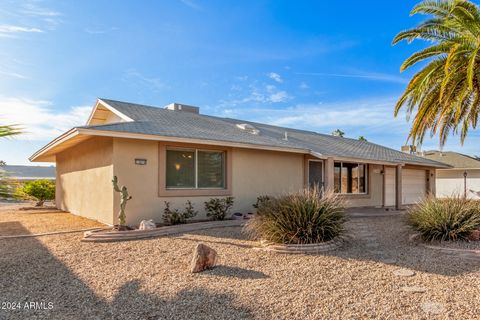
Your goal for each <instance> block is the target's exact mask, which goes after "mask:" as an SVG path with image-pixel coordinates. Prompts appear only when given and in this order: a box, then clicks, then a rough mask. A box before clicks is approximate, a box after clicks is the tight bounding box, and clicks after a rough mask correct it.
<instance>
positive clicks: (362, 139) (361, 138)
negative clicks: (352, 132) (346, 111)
mask: <svg viewBox="0 0 480 320" xmlns="http://www.w3.org/2000/svg"><path fill="white" fill-rule="evenodd" d="M358 140H359V141H364V142H367V141H368V140H367V138H365V137H364V136H360V137H358Z"/></svg>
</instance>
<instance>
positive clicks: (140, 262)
mask: <svg viewBox="0 0 480 320" xmlns="http://www.w3.org/2000/svg"><path fill="white" fill-rule="evenodd" d="M403 219H404V217H403V216H401V215H395V216H391V217H370V218H368V217H361V218H360V217H357V218H353V219H351V221H350V222H349V223H348V227H349V229H350V230H352V232H354V235H355V237H356V240H354V242H353V243H350V244H348V245H347V246H345V247H344V248H342V249H339V250H336V251H332V252H329V253H322V254H318V255H286V254H278V253H272V252H265V251H260V250H256V249H254V248H253V247H255V246H256V245H257V243H256V242H253V241H249V240H246V239H245V237H244V236H243V234H242V232H241V228H239V227H230V228H219V229H211V230H205V231H202V232H195V233H189V234H183V235H177V236H171V237H167V238H157V239H149V240H139V241H130V242H119V243H83V242H80V238H81V234H67V235H53V236H44V237H39V238H26V239H4V240H0V248H1V252H2V254H1V255H0V274H1V275H2V277H0V297H1V300H2V301H0V302H2V303H5V302H14V303H19V304H20V305H21V308H20V310H4V309H1V310H0V319H4V318H5V319H28V318H33V317H37V318H44V319H112V318H114V319H352V318H358V319H359V318H378V319H436V318H438V319H445V318H448V319H478V318H479V317H480V309H479V307H478V306H479V304H480V296H479V294H478V293H479V288H480V271H479V269H480V259H479V258H478V257H476V256H469V255H455V254H445V253H442V252H438V251H436V250H431V249H428V248H424V247H421V246H415V244H413V243H411V242H409V241H408V235H409V234H411V233H412V231H411V230H409V229H408V228H407V227H406V226H405V225H404V221H403ZM24 231H25V232H27V231H28V230H24ZM200 241H201V242H203V243H205V244H207V245H209V246H211V247H213V248H214V249H215V250H217V252H218V254H219V256H220V262H219V263H220V265H219V266H218V267H217V268H215V269H213V270H210V271H207V272H203V273H200V274H191V273H189V264H190V259H191V254H192V252H193V249H194V247H195V245H196V244H197V243H198V242H200ZM401 268H405V269H408V270H407V271H408V272H406V274H408V273H410V271H413V272H414V275H412V276H400V275H396V274H394V272H395V271H398V269H401ZM399 273H400V274H405V272H399ZM30 301H33V302H44V303H45V308H44V309H47V310H28V309H25V308H24V303H25V302H30ZM49 302H50V303H51V305H50V306H51V309H49V308H48V307H49V305H48V303H49ZM2 307H4V306H2Z"/></svg>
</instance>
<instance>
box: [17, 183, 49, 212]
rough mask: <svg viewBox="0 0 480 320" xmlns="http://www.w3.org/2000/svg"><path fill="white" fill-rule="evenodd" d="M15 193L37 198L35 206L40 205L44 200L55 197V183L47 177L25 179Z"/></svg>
mask: <svg viewBox="0 0 480 320" xmlns="http://www.w3.org/2000/svg"><path fill="white" fill-rule="evenodd" d="M15 194H16V195H17V196H18V195H26V196H28V197H31V198H33V199H35V200H37V203H36V206H37V207H41V206H43V204H44V203H45V201H46V200H53V199H55V183H54V182H53V181H51V180H47V179H40V180H34V181H27V182H25V183H24V184H23V185H22V186H20V187H18V188H17V190H16V192H15Z"/></svg>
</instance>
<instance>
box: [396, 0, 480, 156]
mask: <svg viewBox="0 0 480 320" xmlns="http://www.w3.org/2000/svg"><path fill="white" fill-rule="evenodd" d="M411 14H412V15H414V14H427V15H431V17H430V18H429V19H427V20H426V21H424V22H422V23H421V24H420V25H418V26H417V27H415V28H413V29H410V30H406V31H403V32H400V33H399V34H398V35H397V36H396V37H395V38H394V40H393V44H397V43H398V42H400V41H402V40H406V41H408V42H409V43H410V42H412V41H413V40H416V39H422V40H426V41H429V42H430V43H431V45H430V46H428V47H427V48H425V49H423V50H420V51H418V52H416V53H414V54H413V55H412V56H411V57H410V58H408V59H407V60H405V62H404V63H403V64H402V66H401V68H400V70H401V71H404V70H406V69H408V68H410V67H412V66H413V65H415V64H417V63H418V62H426V65H425V66H424V67H423V68H422V69H421V70H420V71H418V72H417V73H416V74H415V75H414V76H413V78H412V79H411V80H410V82H409V84H408V86H407V88H406V89H405V92H404V93H403V94H402V96H401V97H400V99H399V100H398V102H397V104H396V106H395V116H397V115H398V114H399V112H400V110H401V109H402V108H404V109H405V110H406V114H407V120H409V118H410V116H412V115H413V121H412V126H411V129H410V133H409V136H408V139H409V140H411V141H412V143H413V144H415V145H417V144H422V142H423V140H424V137H425V134H426V133H427V132H429V133H430V136H432V137H433V136H435V135H437V134H438V135H439V141H440V145H441V146H443V145H444V144H445V142H446V140H447V137H448V136H449V135H450V134H460V141H461V143H462V144H463V142H464V141H465V138H466V136H467V134H468V131H469V129H472V128H473V129H474V128H476V126H477V120H478V113H479V111H480V68H479V63H480V51H479V50H480V10H479V8H478V6H477V5H475V4H473V3H472V2H470V1H467V0H426V1H423V2H421V3H419V4H418V5H416V6H415V7H414V8H413V10H412V12H411Z"/></svg>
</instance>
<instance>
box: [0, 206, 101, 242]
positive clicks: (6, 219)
mask: <svg viewBox="0 0 480 320" xmlns="http://www.w3.org/2000/svg"><path fill="white" fill-rule="evenodd" d="M19 207H25V204H21V205H14V206H4V207H0V236H11V235H23V234H35V233H46V232H55V231H67V230H78V229H86V228H103V227H105V225H104V224H102V223H100V222H97V221H94V220H90V219H86V218H83V217H79V216H75V215H73V214H70V213H68V212H63V211H59V210H56V209H49V208H45V209H38V208H35V209H33V208H32V210H18V208H19Z"/></svg>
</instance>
